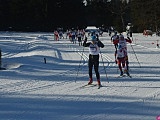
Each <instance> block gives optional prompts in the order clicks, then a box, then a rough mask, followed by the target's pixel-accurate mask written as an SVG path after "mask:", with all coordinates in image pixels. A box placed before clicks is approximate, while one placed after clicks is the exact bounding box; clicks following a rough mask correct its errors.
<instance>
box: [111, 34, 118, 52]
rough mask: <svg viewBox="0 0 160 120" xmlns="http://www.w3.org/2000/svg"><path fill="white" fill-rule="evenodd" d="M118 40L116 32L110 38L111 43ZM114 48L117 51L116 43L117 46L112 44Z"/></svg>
mask: <svg viewBox="0 0 160 120" xmlns="http://www.w3.org/2000/svg"><path fill="white" fill-rule="evenodd" d="M117 39H118V35H117V32H114V35H113V36H112V37H111V42H114V41H115V40H117ZM114 46H115V49H116V51H117V47H118V43H117V44H114Z"/></svg>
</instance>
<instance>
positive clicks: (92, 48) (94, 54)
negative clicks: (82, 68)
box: [83, 40, 104, 84]
mask: <svg viewBox="0 0 160 120" xmlns="http://www.w3.org/2000/svg"><path fill="white" fill-rule="evenodd" d="M83 46H84V47H89V61H88V68H89V77H90V80H91V81H92V68H93V66H94V71H95V73H96V78H97V81H98V83H99V84H100V74H99V71H98V69H99V53H100V47H101V48H103V47H104V44H103V43H102V42H101V41H100V40H98V41H97V40H95V41H94V42H93V41H92V42H88V43H86V41H84V43H83Z"/></svg>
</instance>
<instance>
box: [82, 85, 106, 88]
mask: <svg viewBox="0 0 160 120" xmlns="http://www.w3.org/2000/svg"><path fill="white" fill-rule="evenodd" d="M94 86H97V87H98V89H100V88H101V87H103V86H102V85H97V84H86V85H83V86H81V87H80V88H86V87H94Z"/></svg>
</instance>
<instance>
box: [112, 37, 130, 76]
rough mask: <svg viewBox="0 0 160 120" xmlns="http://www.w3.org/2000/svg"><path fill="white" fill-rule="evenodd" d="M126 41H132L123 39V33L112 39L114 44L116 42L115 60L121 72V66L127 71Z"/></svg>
mask: <svg viewBox="0 0 160 120" xmlns="http://www.w3.org/2000/svg"><path fill="white" fill-rule="evenodd" d="M127 42H128V43H132V41H131V39H125V38H124V37H123V35H119V39H117V40H115V41H113V43H114V44H118V49H117V53H116V59H117V60H116V61H117V63H118V67H119V70H120V71H121V74H123V71H122V67H123V68H125V67H126V68H125V71H127V72H128V64H129V62H128V55H127Z"/></svg>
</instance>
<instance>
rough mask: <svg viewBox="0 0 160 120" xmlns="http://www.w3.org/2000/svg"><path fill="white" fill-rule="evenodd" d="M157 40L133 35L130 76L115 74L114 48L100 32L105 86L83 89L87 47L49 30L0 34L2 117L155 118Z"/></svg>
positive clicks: (159, 74)
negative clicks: (60, 37)
mask: <svg viewBox="0 0 160 120" xmlns="http://www.w3.org/2000/svg"><path fill="white" fill-rule="evenodd" d="M158 39H159V37H156V36H153V37H150V36H148V37H144V36H143V35H142V34H133V43H132V44H131V45H130V44H128V52H129V61H130V64H129V66H130V74H131V75H132V78H129V77H123V78H118V77H117V76H118V75H119V71H118V67H117V65H116V64H115V63H114V46H113V45H112V43H111V40H110V37H109V36H108V34H107V33H104V35H103V36H102V37H100V40H101V41H102V42H103V43H104V44H105V47H104V48H102V49H101V55H102V57H100V67H99V71H100V75H101V82H102V85H103V87H102V88H101V89H97V86H90V87H82V86H84V85H85V84H87V83H88V67H87V61H88V48H83V47H82V46H78V44H72V43H71V42H70V41H69V40H68V39H62V40H60V41H54V37H53V34H52V33H18V32H1V33H0V48H1V50H2V67H4V68H6V70H1V71H0V119H1V120H75V119H77V120H155V119H156V116H158V115H160V54H159V53H160V48H156V42H157V40H158ZM45 59H46V64H45V61H44V60H45ZM102 60H103V61H102ZM103 62H104V65H105V66H103ZM105 70H106V72H107V78H106V73H105ZM93 73H94V72H93ZM94 83H95V84H96V79H95V76H94Z"/></svg>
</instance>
